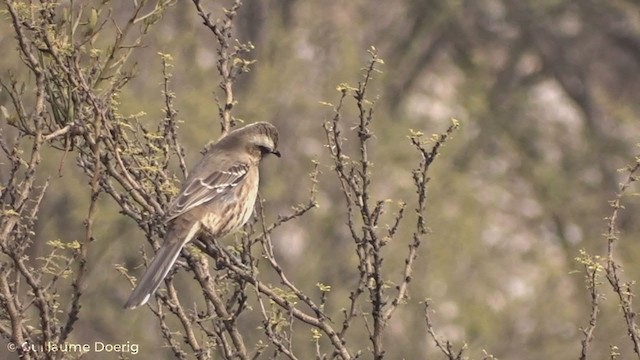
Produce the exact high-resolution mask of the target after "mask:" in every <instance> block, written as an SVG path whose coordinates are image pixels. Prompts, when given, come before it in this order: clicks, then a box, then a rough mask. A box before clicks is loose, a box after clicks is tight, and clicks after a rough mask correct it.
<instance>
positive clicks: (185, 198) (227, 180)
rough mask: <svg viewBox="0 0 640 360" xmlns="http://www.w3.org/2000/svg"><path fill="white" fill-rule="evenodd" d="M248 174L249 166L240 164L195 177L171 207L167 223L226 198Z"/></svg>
mask: <svg viewBox="0 0 640 360" xmlns="http://www.w3.org/2000/svg"><path fill="white" fill-rule="evenodd" d="M248 172H249V165H247V164H244V163H240V164H236V165H233V166H230V167H229V168H227V169H225V170H217V171H214V172H211V173H205V174H202V175H200V176H194V177H193V178H192V179H189V181H188V183H187V184H185V186H184V188H183V189H182V191H181V192H180V194H178V196H177V197H176V198H175V199H174V200H173V201H172V202H171V204H170V205H169V208H168V209H167V211H166V213H165V221H170V220H172V219H174V218H176V217H177V216H180V215H182V214H184V213H186V212H187V211H189V210H191V209H193V208H195V207H196V206H198V205H202V204H204V203H208V202H210V201H213V200H215V199H220V198H223V197H225V195H226V194H228V193H229V192H230V190H232V189H233V188H235V187H236V186H238V184H240V183H241V182H242V180H243V179H244V178H245V177H246V176H247V173H248Z"/></svg>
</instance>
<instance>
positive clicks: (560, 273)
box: [0, 0, 640, 359]
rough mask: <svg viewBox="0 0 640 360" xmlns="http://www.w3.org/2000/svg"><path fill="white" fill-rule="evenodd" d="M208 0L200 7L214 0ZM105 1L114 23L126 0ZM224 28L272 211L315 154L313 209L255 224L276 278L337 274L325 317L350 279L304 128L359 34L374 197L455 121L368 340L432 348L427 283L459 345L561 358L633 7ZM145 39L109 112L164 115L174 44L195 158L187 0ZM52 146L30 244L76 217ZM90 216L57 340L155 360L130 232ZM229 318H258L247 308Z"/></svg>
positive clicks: (632, 275)
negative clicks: (238, 68)
mask: <svg viewBox="0 0 640 360" xmlns="http://www.w3.org/2000/svg"><path fill="white" fill-rule="evenodd" d="M206 5H207V7H208V8H209V9H210V11H212V13H213V14H212V15H213V16H214V17H217V16H220V14H221V12H220V6H222V5H228V4H227V3H223V2H219V1H215V2H208V3H207V4H206ZM109 6H111V7H113V11H114V15H115V17H116V18H118V14H119V13H120V12H121V13H122V14H124V15H126V14H127V12H128V10H129V8H128V7H129V6H130V5H129V4H128V2H121V3H120V2H119V3H114V4H111V5H109ZM124 15H123V19H124ZM9 25H10V24H9V23H8V22H7V21H4V22H2V24H0V53H1V54H4V55H3V56H2V57H0V70H1V71H2V72H3V74H2V76H3V77H4V76H5V74H6V72H7V70H12V71H14V72H15V73H16V76H17V77H18V78H21V77H22V79H23V80H24V79H26V76H27V75H25V74H26V72H25V70H24V68H23V66H22V64H21V61H20V59H19V57H18V54H17V51H15V49H16V43H15V39H14V35H13V30H12V29H11V28H10V27H9ZM237 36H238V38H239V39H240V40H241V41H251V42H252V43H253V44H254V45H255V51H254V52H252V53H251V54H250V57H252V58H253V59H255V60H257V62H256V63H255V65H253V67H252V70H251V72H250V73H248V74H245V75H243V76H242V77H241V79H240V81H239V82H238V83H237V84H236V87H235V95H236V98H237V99H238V101H239V102H238V104H237V106H236V108H235V116H237V117H239V118H241V119H244V120H245V121H246V122H253V121H258V120H260V121H270V122H273V123H274V124H276V125H277V126H278V127H279V129H280V132H281V134H282V144H281V147H282V149H281V151H282V153H283V158H282V159H280V160H278V159H275V158H274V159H271V158H269V159H267V160H266V161H265V164H264V165H265V166H264V172H263V174H264V176H263V183H262V189H261V193H262V195H263V197H265V198H266V199H267V203H266V206H267V211H268V217H269V218H270V219H275V218H276V216H277V214H279V213H285V212H287V211H288V209H289V208H290V207H291V206H292V205H295V204H298V203H301V202H304V201H305V200H306V199H307V198H308V191H309V186H310V181H309V180H308V176H307V174H308V173H309V172H310V171H311V170H312V168H313V166H312V161H313V160H317V161H319V162H320V164H321V165H320V170H321V171H322V175H321V177H320V184H319V205H320V206H319V208H318V209H315V210H313V211H312V212H311V213H310V214H309V215H306V217H305V218H303V219H299V220H297V221H293V222H290V223H288V224H286V225H285V226H283V227H282V228H280V229H279V231H278V232H277V233H276V234H275V235H274V242H275V245H276V247H277V249H276V250H277V251H278V254H277V255H278V258H279V260H280V262H281V263H282V265H283V267H284V268H285V271H286V272H288V273H289V274H290V276H291V278H292V280H294V281H295V282H296V283H297V284H299V285H300V286H301V288H303V289H305V290H308V291H310V292H313V291H314V289H315V284H316V283H317V282H322V283H324V284H328V285H331V286H332V287H334V288H336V290H335V291H333V292H332V293H331V297H330V300H329V301H328V304H327V306H328V309H329V311H334V312H335V313H336V314H337V313H338V312H339V310H340V308H341V307H342V306H344V304H345V302H344V300H343V298H346V296H347V295H348V292H347V291H348V290H349V289H350V287H352V286H353V285H354V284H353V283H354V281H355V278H356V276H357V272H355V270H354V269H353V265H354V264H355V253H354V251H353V244H352V242H351V239H350V238H349V235H348V229H347V227H346V225H345V217H344V216H345V209H344V198H343V196H342V194H341V192H340V191H339V187H338V183H337V182H336V179H335V175H334V174H333V172H332V169H331V167H330V166H331V162H330V158H329V156H328V155H329V154H328V151H327V149H326V148H325V147H324V143H325V135H324V131H323V130H322V123H323V122H324V121H326V120H329V119H330V118H331V117H332V112H331V107H328V106H326V105H323V104H322V103H321V102H329V103H335V101H337V99H338V98H339V92H338V91H336V86H337V85H338V84H340V83H345V82H346V83H349V84H351V85H356V84H357V82H358V81H359V80H360V79H361V77H360V75H361V68H362V67H363V66H364V65H365V64H366V61H367V59H368V54H367V52H366V50H367V49H368V48H369V47H370V46H375V47H376V48H377V49H378V50H379V55H380V57H381V58H382V59H384V61H385V64H384V65H382V66H381V67H380V70H381V71H382V73H380V74H377V75H376V77H375V79H374V81H373V83H372V84H371V86H370V88H369V98H370V100H375V103H376V104H375V113H374V121H373V129H374V133H375V138H374V139H373V141H372V148H371V150H372V161H373V163H374V169H373V170H374V180H375V182H374V184H373V191H374V192H373V194H374V196H375V197H376V198H377V199H393V200H394V201H400V200H404V201H407V202H408V203H409V204H410V205H411V204H412V201H415V200H413V197H414V196H415V191H414V189H413V184H412V179H411V169H412V167H414V166H415V165H416V164H417V161H418V159H419V158H418V154H416V152H415V151H414V150H413V149H412V147H411V145H410V143H409V141H408V139H407V135H408V134H409V129H414V130H417V131H422V132H424V133H426V134H431V133H437V132H441V131H443V130H445V129H446V128H447V126H448V125H449V124H450V120H451V118H455V119H458V120H459V121H460V123H461V129H460V130H459V131H458V132H457V133H456V134H455V136H454V139H453V140H451V141H450V142H448V143H447V144H446V146H445V147H444V149H443V151H442V154H441V155H440V156H439V157H438V159H437V160H436V163H435V165H434V168H433V169H432V170H433V171H432V172H431V177H432V180H431V182H430V188H429V197H430V198H429V200H428V201H429V202H428V211H427V214H428V219H427V221H428V225H429V226H430V229H431V234H430V235H429V236H428V238H427V241H426V242H425V243H424V244H423V246H422V247H421V248H420V254H419V258H418V262H417V264H416V268H415V272H414V281H413V282H412V284H411V291H410V294H411V297H412V301H411V302H410V303H409V304H407V305H405V306H401V307H400V308H399V310H398V312H397V313H396V315H395V317H394V318H393V320H392V323H391V325H390V331H389V333H388V337H387V338H386V339H385V340H386V343H387V349H388V350H387V354H388V356H389V358H392V359H400V358H405V359H418V358H425V356H427V355H430V354H433V353H434V352H435V351H436V350H435V349H434V346H433V343H432V341H431V340H430V339H429V338H428V337H427V334H426V327H425V324H424V317H423V306H422V305H421V304H419V301H420V300H422V299H424V298H430V299H432V300H433V309H434V310H435V311H436V313H435V314H434V315H433V319H434V322H435V325H436V326H437V330H438V331H439V333H440V335H443V336H444V337H446V338H447V339H449V340H452V341H454V342H455V343H456V344H462V343H467V344H468V346H469V353H468V355H470V356H471V357H472V358H478V357H481V356H482V354H483V353H482V351H483V349H486V351H487V352H488V353H491V354H493V355H494V356H496V357H498V358H501V359H575V358H577V357H578V355H579V351H580V340H581V339H582V333H581V331H580V327H584V326H586V325H587V323H588V314H589V306H590V302H589V298H588V294H587V291H586V289H585V286H584V274H583V273H582V272H579V271H576V270H582V267H581V265H580V264H579V263H578V262H576V261H575V257H576V256H578V254H579V250H580V249H586V251H587V252H589V253H591V254H594V255H595V254H599V255H604V254H605V245H606V242H605V238H604V237H603V235H602V234H603V233H604V232H605V230H606V223H605V220H604V218H605V217H606V216H608V215H609V214H610V213H611V210H610V208H609V205H608V201H609V200H611V199H613V198H614V196H615V192H616V191H617V187H618V183H619V182H620V181H621V179H622V177H623V175H624V174H622V173H620V172H618V169H619V168H622V167H624V166H625V165H626V164H629V163H632V162H633V160H634V156H635V155H636V154H637V153H638V148H637V143H638V139H639V135H640V123H639V119H640V101H639V97H638V94H639V93H640V4H639V3H638V2H636V1H634V0H609V1H602V0H580V1H572V0H544V1H537V0H474V1H471V0H397V1H385V2H376V1H365V0H350V1H345V0H324V1H300V0H265V1H251V0H246V1H245V4H244V5H243V7H242V8H241V9H240V11H239V14H238V22H237ZM144 45H145V47H144V48H142V49H138V50H137V51H136V52H134V57H135V62H137V76H136V78H135V79H134V80H132V82H131V83H130V84H129V86H128V87H127V88H126V90H125V94H123V96H122V107H121V110H122V111H123V112H125V113H127V112H128V113H131V114H133V113H139V112H141V111H143V112H145V113H146V115H145V116H144V117H143V119H144V121H148V122H149V123H154V122H156V121H158V120H159V119H162V117H163V116H164V115H163V113H162V111H163V106H164V104H163V95H162V93H161V90H162V89H161V87H162V76H161V71H162V67H161V59H160V57H159V56H158V52H162V53H169V54H171V55H172V56H173V58H174V67H173V69H172V71H173V73H174V76H173V78H172V87H173V90H174V92H175V94H176V108H177V110H178V111H179V118H180V119H181V120H183V121H184V123H183V124H182V125H181V133H180V138H181V140H182V142H183V144H184V146H185V148H186V150H187V154H188V160H189V163H190V164H193V163H194V162H195V161H197V159H198V157H199V151H200V150H201V149H202V148H203V146H204V145H205V144H206V143H207V142H209V141H210V140H212V139H215V138H216V137H217V136H218V134H219V125H218V119H217V116H218V114H217V109H216V107H215V103H214V97H213V91H214V90H215V89H216V86H217V84H218V81H219V80H218V77H217V72H216V68H215V66H216V53H215V39H214V37H213V36H212V34H211V33H210V31H209V30H208V29H206V28H205V27H204V26H202V24H201V19H200V18H198V16H197V14H196V12H195V9H194V7H193V6H192V4H191V3H188V2H178V3H176V4H175V6H173V7H172V8H170V9H169V10H168V11H167V12H166V13H165V15H164V17H163V18H162V19H161V20H160V21H159V23H158V24H156V25H155V27H154V28H153V30H152V31H151V33H150V34H149V35H148V36H147V37H146V40H145V43H144ZM0 105H4V106H6V107H7V108H9V107H10V106H9V99H7V97H6V94H3V93H0ZM355 110H356V109H355V106H354V105H353V103H350V104H349V105H348V107H347V109H346V115H347V116H345V118H344V121H345V123H346V124H350V123H355V122H356V118H355V117H353V116H351V117H350V116H349V115H353V114H354V113H355ZM1 126H2V127H6V123H3V124H1ZM346 135H347V137H348V138H350V139H354V138H355V136H354V135H353V134H349V133H347V134H346ZM61 156H62V155H61V154H60V153H58V152H52V153H51V158H50V159H48V162H46V163H45V165H44V166H46V167H47V168H48V169H49V170H50V173H51V178H52V184H51V187H50V189H49V192H48V194H47V196H46V198H45V205H44V208H43V211H42V212H41V214H40V223H39V225H38V226H39V231H38V233H37V237H38V240H37V241H36V243H35V245H34V247H33V252H34V256H38V254H42V253H44V252H46V251H48V249H47V246H46V245H45V242H46V241H47V240H54V239H63V240H65V241H70V240H74V239H77V238H80V237H81V236H82V234H83V232H84V228H83V225H82V221H83V219H84V216H86V211H87V206H88V205H87V204H88V194H89V192H90V190H89V187H88V185H87V182H88V180H87V179H86V178H85V177H84V176H83V175H82V174H80V172H79V171H78V170H77V169H75V165H74V162H73V161H71V160H67V161H66V162H65V163H64V165H63V167H62V175H63V176H62V177H59V176H58V167H59V165H60V160H61ZM639 205H640V204H639V203H638V200H637V199H634V198H629V199H628V200H627V202H626V209H625V210H624V212H623V213H622V214H621V218H620V229H621V230H622V237H621V241H620V243H619V248H618V250H617V255H618V258H619V260H620V261H621V263H622V264H624V265H625V271H624V277H625V278H626V279H638V278H640V267H638V266H637V260H636V259H637V258H638V256H639V255H640V244H639V243H638V240H639V234H640V226H639V224H638V223H637V222H636V221H635V219H636V217H637V214H638V213H639V211H640V206H639ZM392 208H393V207H392ZM409 209H411V210H412V208H409ZM99 215H100V220H99V221H98V222H97V223H96V225H95V226H96V228H97V232H96V234H97V236H96V238H97V241H96V242H95V243H93V244H92V245H91V247H90V250H89V251H90V259H91V262H90V263H91V266H90V268H89V272H88V283H87V284H88V285H87V289H86V291H85V296H86V298H85V303H84V305H83V306H84V307H83V313H81V319H80V321H79V323H78V324H77V325H76V327H77V330H76V332H75V335H74V336H75V337H76V338H75V339H74V340H77V341H79V342H82V341H85V342H91V341H95V340H100V341H103V342H111V343H118V342H127V341H131V342H137V343H140V344H141V350H140V352H141V354H143V355H144V357H145V358H147V357H148V356H150V354H153V355H155V356H157V357H159V356H163V357H165V358H172V354H171V353H170V352H169V350H168V349H166V348H163V347H162V345H161V344H162V341H161V338H160V337H159V333H158V332H157V331H156V332H153V331H150V329H157V326H158V325H157V321H156V319H155V318H154V317H153V316H152V314H151V313H150V312H149V311H147V310H144V309H142V310H138V311H133V312H126V313H125V312H124V311H123V310H122V308H121V306H122V303H123V302H124V300H125V299H126V296H127V295H128V293H129V291H130V286H129V284H128V283H127V281H126V280H125V279H124V278H123V277H122V276H120V275H119V274H118V273H117V271H116V270H115V265H116V264H121V265H124V266H127V267H129V268H133V267H135V266H137V265H139V264H140V261H141V260H140V253H139V249H140V248H142V247H143V246H145V244H146V241H145V239H144V238H143V236H142V233H141V232H140V231H138V230H137V228H136V227H135V224H134V223H133V222H132V221H131V220H129V219H127V218H126V217H124V216H123V215H120V214H119V213H118V211H117V209H116V207H115V206H114V204H113V203H112V201H110V199H108V198H106V197H104V198H103V199H102V201H101V207H100V213H99ZM407 224H409V223H407ZM410 231H411V229H406V234H405V235H407V236H408V235H409V234H410ZM405 239H407V240H406V241H408V238H407V237H406V236H405ZM387 251H388V253H387V255H388V258H387V260H386V261H385V267H386V269H387V270H388V274H390V275H393V276H397V277H396V278H398V279H399V278H400V277H399V275H400V271H401V269H402V265H403V261H404V257H405V255H406V242H402V243H397V244H394V243H392V244H390V245H389V247H388V249H387ZM184 279H185V281H186V282H189V281H190V280H191V279H190V277H189V276H184ZM607 286H608V285H606V286H603V287H602V289H603V291H604V292H605V295H606V296H607V299H606V300H604V301H603V304H602V306H603V307H602V312H601V314H600V318H599V323H598V327H597V329H596V333H595V340H594V343H593V345H592V346H593V355H594V358H605V357H608V354H609V345H615V346H618V347H619V348H620V349H621V351H622V352H623V354H624V353H626V354H629V355H630V354H631V348H630V342H629V341H628V337H627V334H626V326H625V324H624V322H623V319H622V314H621V312H620V311H619V305H618V303H617V301H616V299H615V298H614V295H613V293H612V292H611V291H610V290H609V289H608V288H607ZM340 289H342V290H340ZM332 299H335V300H332ZM247 326H250V327H249V328H248V329H249V330H250V331H254V330H255V324H249V325H247ZM304 331H305V332H306V331H307V330H306V329H305V330H304ZM311 345H312V343H311V342H310V341H309V342H308V343H301V344H300V345H299V346H300V347H301V348H305V347H307V346H308V347H309V348H310V349H311V348H312V346H311ZM362 346H363V347H365V346H367V345H366V343H362ZM309 356H311V355H309Z"/></svg>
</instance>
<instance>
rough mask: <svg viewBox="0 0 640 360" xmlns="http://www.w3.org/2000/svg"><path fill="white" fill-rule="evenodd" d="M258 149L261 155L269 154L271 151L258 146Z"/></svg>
mask: <svg viewBox="0 0 640 360" xmlns="http://www.w3.org/2000/svg"><path fill="white" fill-rule="evenodd" d="M258 148H259V149H260V153H261V154H262V155H266V154H271V149H269V148H267V147H266V146H258Z"/></svg>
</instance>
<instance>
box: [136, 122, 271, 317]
mask: <svg viewBox="0 0 640 360" xmlns="http://www.w3.org/2000/svg"><path fill="white" fill-rule="evenodd" d="M277 148H278V130H277V129H276V128H275V126H273V125H271V124H270V123H267V122H257V123H254V124H250V125H247V126H245V127H242V128H240V129H236V130H233V131H231V132H230V133H229V134H227V135H226V136H224V137H222V138H221V139H220V140H218V142H217V143H215V144H213V145H212V146H211V147H210V148H209V150H207V152H206V153H205V154H204V156H203V157H202V159H201V160H200V162H199V163H198V164H196V166H195V167H194V168H193V169H192V170H191V172H190V173H189V177H188V178H187V180H186V181H185V183H184V186H183V187H182V190H181V191H180V193H179V194H178V196H177V197H176V198H175V199H174V200H173V201H172V202H171V204H170V205H169V207H168V209H167V211H166V213H165V222H167V223H168V228H167V233H166V236H165V239H164V244H163V245H162V247H161V248H160V249H159V250H158V252H157V253H156V255H155V257H154V258H153V260H152V261H151V264H149V267H148V268H147V271H146V272H145V273H144V275H143V276H142V278H141V279H140V281H138V284H137V286H136V288H135V289H134V290H133V292H132V293H131V296H129V300H127V303H126V304H125V305H124V307H125V308H127V309H133V308H136V307H138V306H140V305H144V304H145V303H146V302H147V301H148V300H149V298H150V297H151V295H152V294H153V293H154V292H155V291H156V289H157V288H158V287H159V286H160V283H162V280H163V279H164V278H165V277H166V276H167V274H168V273H169V270H171V267H172V266H173V264H174V263H175V262H176V260H177V259H178V256H179V255H180V251H181V250H182V248H183V247H184V246H185V245H186V244H187V243H188V242H189V241H191V240H192V239H193V238H194V237H196V235H198V233H200V231H203V230H206V231H208V232H209V233H210V234H211V235H212V236H214V237H216V238H220V237H222V236H225V235H226V234H228V233H230V232H232V231H235V230H237V229H239V228H241V227H242V226H243V225H244V224H245V223H246V222H247V220H249V218H250V217H251V213H252V212H253V207H254V204H255V201H256V196H257V194H258V182H259V180H260V176H259V173H258V165H259V163H260V160H262V158H263V157H264V156H266V155H268V154H275V155H277V156H278V157H280V153H279V152H278V150H277Z"/></svg>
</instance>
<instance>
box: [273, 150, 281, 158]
mask: <svg viewBox="0 0 640 360" xmlns="http://www.w3.org/2000/svg"><path fill="white" fill-rule="evenodd" d="M271 153H272V154H273V155H275V156H277V157H281V155H280V151H278V150H274V151H272V152H271Z"/></svg>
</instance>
